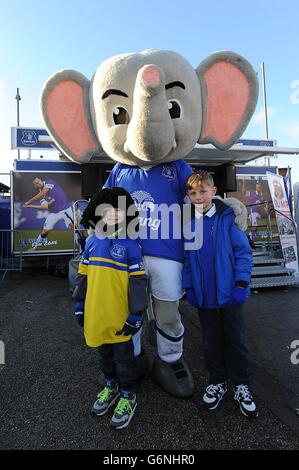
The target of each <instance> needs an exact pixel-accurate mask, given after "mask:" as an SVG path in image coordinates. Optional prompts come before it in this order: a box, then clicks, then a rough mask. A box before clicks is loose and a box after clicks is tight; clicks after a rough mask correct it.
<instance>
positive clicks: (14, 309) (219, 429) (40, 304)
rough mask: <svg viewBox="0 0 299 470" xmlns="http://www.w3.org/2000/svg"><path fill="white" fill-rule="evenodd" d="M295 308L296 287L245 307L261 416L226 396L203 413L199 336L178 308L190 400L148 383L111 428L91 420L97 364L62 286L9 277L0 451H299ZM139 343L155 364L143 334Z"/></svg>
mask: <svg viewBox="0 0 299 470" xmlns="http://www.w3.org/2000/svg"><path fill="white" fill-rule="evenodd" d="M298 301H299V289H298V288H292V289H290V290H289V291H288V292H284V291H282V290H277V289H273V290H271V291H269V290H268V291H263V292H262V293H259V294H256V295H252V297H251V299H250V300H249V301H248V303H247V306H246V311H247V323H248V334H249V340H250V345H251V348H252V365H253V371H254V380H253V387H252V388H253V390H254V392H255V393H256V398H257V400H256V401H257V404H258V406H259V408H260V416H259V417H258V418H257V419H255V420H253V421H251V420H248V419H246V418H245V417H243V416H242V415H241V414H240V412H239V410H238V407H237V406H236V404H235V402H234V401H233V398H232V393H230V394H229V396H228V397H227V398H226V399H225V400H224V401H223V402H222V403H221V406H220V407H219V409H218V410H216V411H215V412H207V411H205V410H203V409H202V408H201V407H200V406H199V396H200V393H201V392H202V390H203V388H204V385H205V383H206V382H205V380H206V377H205V370H204V363H203V357H202V343H201V332H200V326H199V323H198V320H197V317H196V314H195V311H194V310H193V309H192V308H190V307H189V306H188V305H187V304H186V303H185V302H184V301H182V302H181V311H182V313H183V321H184V324H185V327H186V339H185V345H186V347H185V357H186V360H187V361H188V363H189V364H190V366H191V368H192V371H193V374H194V378H195V381H196V384H197V389H196V394H195V395H194V396H193V397H192V398H191V399H189V400H179V399H175V398H172V397H170V396H169V395H167V394H166V393H165V392H163V391H162V390H161V389H160V388H159V387H158V386H157V385H156V384H155V383H154V382H153V381H152V379H151V378H150V377H147V378H146V379H145V380H144V381H143V382H142V383H141V384H140V387H139V391H138V407H137V410H136V415H135V416H134V418H133V420H132V422H131V424H130V426H129V427H128V428H126V429H124V430H122V431H114V430H112V429H111V428H110V426H109V417H108V416H105V417H102V418H95V417H92V416H91V415H90V414H89V408H90V405H91V403H92V402H93V401H94V399H95V396H96V393H97V391H98V381H97V362H96V359H97V357H96V353H95V351H94V350H92V349H89V348H87V347H86V346H85V345H84V341H83V338H82V333H81V330H80V329H79V327H78V326H77V324H76V322H75V321H74V319H73V317H72V305H71V300H70V296H69V293H68V284H67V280H65V279H59V278H55V277H51V276H50V275H48V274H43V273H36V274H35V275H34V276H32V275H28V274H22V275H18V276H17V275H14V276H11V277H8V278H7V279H5V280H4V281H3V282H2V283H0V309H1V313H0V340H2V341H4V343H5V350H6V364H5V365H4V366H0V383H1V387H0V404H1V405H0V449H102V450H116V449H122V450H125V449H130V450H132V449H134V450H137V449H153V450H154V449H156V450H167V449H168V450H181V449H182V450H183V449H185V450H190V449H192V450H194V449H299V416H297V415H296V411H295V410H296V408H299V380H298V375H299V364H298V365H293V364H292V363H291V361H290V355H291V352H292V351H291V350H290V345H291V343H292V341H293V340H299V321H298ZM144 345H145V348H146V349H147V351H148V352H149V354H150V356H151V357H153V355H154V348H153V347H151V346H149V344H148V341H147V337H146V335H145V336H144ZM297 357H299V354H298V356H297ZM109 416H110V415H109Z"/></svg>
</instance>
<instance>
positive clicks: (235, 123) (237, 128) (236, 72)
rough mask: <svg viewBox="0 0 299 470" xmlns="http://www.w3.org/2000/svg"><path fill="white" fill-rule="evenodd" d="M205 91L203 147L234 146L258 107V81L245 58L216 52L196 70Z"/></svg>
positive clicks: (227, 52)
mask: <svg viewBox="0 0 299 470" xmlns="http://www.w3.org/2000/svg"><path fill="white" fill-rule="evenodd" d="M196 73H197V74H198V76H199V79H200V83H201V90H202V106H203V124H202V131H201V135H200V138H199V140H198V142H199V143H201V144H207V143H212V144H213V145H214V146H215V147H217V148H218V149H220V150H226V149H228V148H229V147H231V146H232V145H233V144H234V143H235V142H236V141H237V140H238V139H239V138H240V137H241V135H242V134H243V132H244V130H245V129H246V127H247V125H248V123H249V121H250V119H251V117H252V115H253V113H254V110H255V107H256V104H257V99H258V79H257V74H256V72H255V70H254V69H253V68H252V66H251V65H250V63H249V62H248V61H247V60H246V59H244V57H242V56H240V55H238V54H236V53H234V52H229V51H223V52H216V53H215V54H212V55H211V56H209V57H208V58H207V59H206V60H204V61H203V62H202V63H201V64H200V65H199V66H198V67H197V69H196Z"/></svg>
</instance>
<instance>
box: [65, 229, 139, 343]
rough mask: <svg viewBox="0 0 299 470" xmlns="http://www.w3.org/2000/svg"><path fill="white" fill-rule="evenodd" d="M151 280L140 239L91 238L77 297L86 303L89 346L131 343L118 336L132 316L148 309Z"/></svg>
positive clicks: (83, 257)
mask: <svg viewBox="0 0 299 470" xmlns="http://www.w3.org/2000/svg"><path fill="white" fill-rule="evenodd" d="M146 288H147V277H146V275H145V271H144V267H143V261H142V251H141V247H140V245H139V243H138V241H137V240H132V239H129V238H108V237H106V238H99V237H98V236H93V237H91V238H90V239H89V240H88V241H87V243H86V246H85V249H84V252H83V256H82V259H81V261H80V264H79V270H78V274H77V277H76V281H75V289H74V294H73V298H74V299H75V300H83V301H84V336H85V340H86V343H87V345H88V346H91V347H97V346H101V345H102V344H107V343H120V342H124V341H129V340H130V339H131V336H124V335H120V336H116V332H117V331H118V330H121V329H122V327H123V325H124V323H125V322H126V320H127V318H128V315H129V313H132V314H134V313H135V314H138V313H140V312H143V311H144V310H145V309H146V307H147V293H146Z"/></svg>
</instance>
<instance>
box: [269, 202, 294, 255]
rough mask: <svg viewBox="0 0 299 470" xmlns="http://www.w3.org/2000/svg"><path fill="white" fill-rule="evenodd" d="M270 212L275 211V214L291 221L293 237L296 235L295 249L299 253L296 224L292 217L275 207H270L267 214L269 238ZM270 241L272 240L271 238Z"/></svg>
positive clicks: (270, 227)
mask: <svg viewBox="0 0 299 470" xmlns="http://www.w3.org/2000/svg"><path fill="white" fill-rule="evenodd" d="M271 212H274V213H277V214H279V215H281V216H282V217H285V218H286V219H287V220H288V221H289V222H291V224H292V226H293V227H294V233H295V237H296V245H297V251H298V253H299V243H298V230H297V224H296V222H295V221H294V220H293V219H292V217H288V216H287V215H286V214H284V213H283V212H281V211H280V210H278V209H275V208H274V207H272V208H271V209H270V211H269V214H268V224H269V230H270V234H271V238H272V226H271ZM271 241H272V240H271ZM272 246H273V244H272Z"/></svg>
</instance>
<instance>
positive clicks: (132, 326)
mask: <svg viewBox="0 0 299 470" xmlns="http://www.w3.org/2000/svg"><path fill="white" fill-rule="evenodd" d="M142 322H143V318H142V315H132V314H130V315H129V316H128V319H127V321H126V323H125V324H124V326H123V327H122V329H121V330H119V331H117V332H116V333H115V334H116V336H119V335H121V334H124V336H129V335H135V333H137V331H138V330H139V329H140V328H141V326H142Z"/></svg>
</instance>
